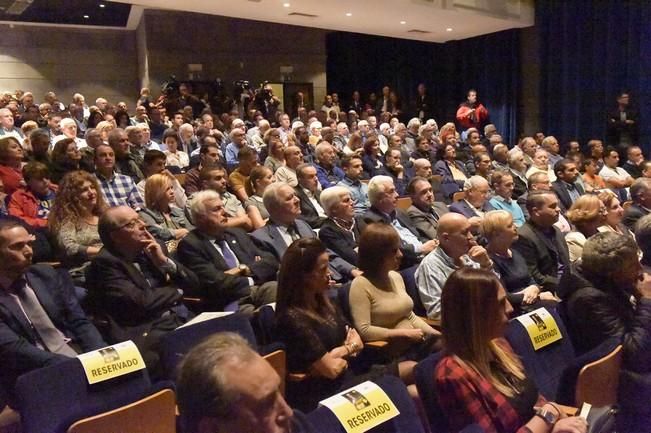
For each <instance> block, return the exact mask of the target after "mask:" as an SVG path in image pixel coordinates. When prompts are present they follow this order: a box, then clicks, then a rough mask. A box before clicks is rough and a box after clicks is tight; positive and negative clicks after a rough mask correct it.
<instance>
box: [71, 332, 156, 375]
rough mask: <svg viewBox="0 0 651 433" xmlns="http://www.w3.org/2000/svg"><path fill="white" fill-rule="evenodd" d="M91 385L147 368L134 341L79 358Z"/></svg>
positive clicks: (85, 354) (82, 355)
mask: <svg viewBox="0 0 651 433" xmlns="http://www.w3.org/2000/svg"><path fill="white" fill-rule="evenodd" d="M77 358H78V359H79V361H81V365H82V366H83V367H84V371H85V372H86V379H88V383H89V384H91V385H92V384H94V383H98V382H103V381H105V380H109V379H113V378H115V377H119V376H122V375H125V374H128V373H132V372H134V371H138V370H142V369H143V368H145V367H146V366H145V361H143V359H142V355H141V354H140V351H139V350H138V348H137V347H136V345H135V344H134V342H133V341H131V340H129V341H124V342H122V343H118V344H115V345H113V346H108V347H104V348H103V349H99V350H94V351H92V352H88V353H82V354H81V355H79V356H77Z"/></svg>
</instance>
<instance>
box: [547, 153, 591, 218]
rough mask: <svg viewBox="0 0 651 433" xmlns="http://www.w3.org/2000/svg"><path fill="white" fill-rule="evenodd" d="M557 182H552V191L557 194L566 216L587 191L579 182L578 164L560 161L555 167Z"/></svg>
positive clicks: (568, 160)
mask: <svg viewBox="0 0 651 433" xmlns="http://www.w3.org/2000/svg"><path fill="white" fill-rule="evenodd" d="M554 173H555V174H556V181H555V182H552V190H553V191H554V192H555V193H556V196H557V197H558V201H559V204H560V207H561V212H563V214H565V213H566V212H567V210H568V209H569V208H570V207H572V203H574V202H575V201H576V200H577V199H578V198H579V197H580V196H582V195H583V194H584V193H585V191H584V189H583V186H582V185H581V183H580V182H578V181H577V180H578V177H579V170H578V167H577V166H576V163H574V161H572V160H571V159H560V160H559V161H558V162H556V164H555V165H554Z"/></svg>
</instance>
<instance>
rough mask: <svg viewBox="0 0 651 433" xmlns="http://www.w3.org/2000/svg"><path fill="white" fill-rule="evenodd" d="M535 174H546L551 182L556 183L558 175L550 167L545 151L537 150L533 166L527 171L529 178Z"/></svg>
mask: <svg viewBox="0 0 651 433" xmlns="http://www.w3.org/2000/svg"><path fill="white" fill-rule="evenodd" d="M534 173H546V174H547V176H548V177H549V181H550V182H556V174H555V173H554V170H553V169H552V168H551V167H550V165H549V157H548V156H547V151H546V150H544V149H537V150H536V154H535V156H534V157H533V165H532V166H531V167H529V170H527V178H529V177H530V176H531V175H532V174H534Z"/></svg>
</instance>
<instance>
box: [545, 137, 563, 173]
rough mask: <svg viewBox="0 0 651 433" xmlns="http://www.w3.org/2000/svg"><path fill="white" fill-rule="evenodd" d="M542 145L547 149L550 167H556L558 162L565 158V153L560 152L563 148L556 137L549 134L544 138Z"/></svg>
mask: <svg viewBox="0 0 651 433" xmlns="http://www.w3.org/2000/svg"><path fill="white" fill-rule="evenodd" d="M540 145H541V147H542V148H543V149H544V150H546V151H547V159H548V161H549V166H550V167H555V166H556V163H557V162H559V161H560V160H561V159H563V155H561V154H560V153H561V148H560V145H559V144H558V140H556V137H554V136H551V135H550V136H547V137H545V138H543V141H542V143H541V144H540Z"/></svg>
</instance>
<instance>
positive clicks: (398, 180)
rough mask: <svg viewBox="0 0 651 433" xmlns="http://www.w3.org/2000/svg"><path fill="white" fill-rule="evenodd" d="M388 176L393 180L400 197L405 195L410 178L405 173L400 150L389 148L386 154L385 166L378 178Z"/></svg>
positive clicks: (378, 173)
mask: <svg viewBox="0 0 651 433" xmlns="http://www.w3.org/2000/svg"><path fill="white" fill-rule="evenodd" d="M378 175H380V176H388V177H390V178H391V179H392V180H393V184H394V185H395V187H396V191H397V193H398V196H404V195H405V189H406V188H407V183H409V176H408V175H407V174H406V173H405V166H404V164H403V163H402V160H401V156H400V150H399V149H395V148H389V150H387V152H386V153H385V154H384V166H382V167H381V168H380V169H379V170H378V171H377V174H376V176H378Z"/></svg>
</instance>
